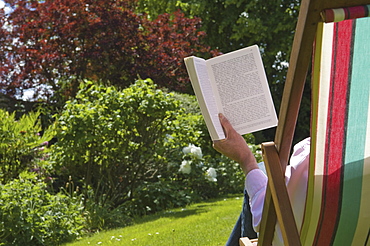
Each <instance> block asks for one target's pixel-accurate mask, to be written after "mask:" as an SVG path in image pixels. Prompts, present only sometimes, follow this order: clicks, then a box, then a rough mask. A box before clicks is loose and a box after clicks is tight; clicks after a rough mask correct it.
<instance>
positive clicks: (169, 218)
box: [65, 195, 243, 246]
mask: <svg viewBox="0 0 370 246" xmlns="http://www.w3.org/2000/svg"><path fill="white" fill-rule="evenodd" d="M242 202H243V196H242V195H239V196H230V197H227V198H223V199H218V200H212V201H207V202H203V203H197V204H194V205H191V206H188V207H186V208H183V209H181V208H180V209H173V210H169V211H166V212H162V213H159V214H156V215H150V216H146V217H144V218H141V219H138V220H136V221H135V223H134V224H133V225H132V226H128V227H124V228H121V229H116V230H111V231H106V232H100V233H99V234H95V235H94V236H92V237H88V238H84V239H81V240H79V241H77V242H74V243H69V244H67V245H65V246H81V245H129V246H131V245H140V246H143V245H147V246H149V245H153V246H167V245H169V246H170V245H191V246H195V245H200V246H207V245H209V246H216V245H225V243H226V240H227V238H228V236H229V234H230V232H231V230H232V228H233V226H234V224H235V222H236V220H237V218H238V216H239V214H240V211H241V206H242Z"/></svg>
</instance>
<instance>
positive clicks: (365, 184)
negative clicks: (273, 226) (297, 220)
mask: <svg viewBox="0 0 370 246" xmlns="http://www.w3.org/2000/svg"><path fill="white" fill-rule="evenodd" d="M365 8H366V9H367V6H365V7H363V6H361V7H354V8H352V10H354V11H355V12H356V11H357V12H356V13H358V12H361V13H362V15H363V13H365V11H362V10H360V9H365ZM350 10H351V9H347V10H345V11H344V10H343V9H342V10H334V11H333V10H327V11H326V17H328V16H330V18H329V19H328V18H326V20H327V21H328V20H330V21H337V20H338V19H347V17H345V18H344V17H343V13H347V15H346V16H355V18H357V17H358V15H357V14H353V13H351V11H350ZM359 10H360V11H359ZM333 13H334V15H333ZM338 13H339V17H338V16H335V14H338ZM367 14H368V11H367ZM314 52H315V54H314V57H315V58H314V63H313V83H312V91H313V99H312V105H313V106H312V125H311V128H312V132H311V158H310V170H309V177H310V178H309V182H308V195H307V201H306V212H305V218H304V222H303V227H302V231H301V233H300V234H301V242H302V245H353V246H357V245H370V242H369V233H370V231H369V230H370V229H369V228H370V18H361V19H355V20H353V19H351V20H344V21H341V22H336V23H327V24H324V23H320V24H319V25H318V31H317V37H316V45H315V51H314Z"/></svg>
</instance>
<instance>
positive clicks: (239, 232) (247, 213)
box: [226, 191, 257, 246]
mask: <svg viewBox="0 0 370 246" xmlns="http://www.w3.org/2000/svg"><path fill="white" fill-rule="evenodd" d="M241 237H249V238H257V233H256V232H255V231H254V230H253V226H252V213H251V208H250V206H249V196H248V193H247V191H244V200H243V209H242V212H241V214H240V216H239V219H238V221H237V222H236V224H235V226H234V229H233V230H232V232H231V234H230V237H229V239H228V241H227V243H226V246H239V238H241Z"/></svg>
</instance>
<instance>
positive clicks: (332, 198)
mask: <svg viewBox="0 0 370 246" xmlns="http://www.w3.org/2000/svg"><path fill="white" fill-rule="evenodd" d="M336 34H338V35H336ZM351 38H352V21H342V22H340V24H339V23H334V40H333V42H334V44H333V57H332V62H333V63H332V64H333V65H332V77H331V81H330V83H331V92H330V95H329V112H328V117H329V119H328V125H327V136H326V138H327V143H326V154H325V156H326V160H325V166H326V168H327V169H326V170H325V174H324V180H323V186H324V187H323V189H324V190H323V199H322V201H323V204H322V208H321V214H320V221H319V225H320V226H319V227H318V231H317V232H316V237H315V238H316V239H315V244H316V245H331V240H332V236H334V235H335V230H336V226H337V223H334V221H336V219H337V218H338V212H339V210H340V207H339V206H340V197H341V189H340V187H341V166H342V163H343V153H344V151H343V148H344V146H343V143H344V138H345V123H346V105H347V102H346V98H347V88H348V68H349V64H350V57H351V51H350V48H351V43H352V42H351Z"/></svg>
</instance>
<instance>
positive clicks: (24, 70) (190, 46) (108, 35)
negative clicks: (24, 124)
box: [0, 0, 216, 100]
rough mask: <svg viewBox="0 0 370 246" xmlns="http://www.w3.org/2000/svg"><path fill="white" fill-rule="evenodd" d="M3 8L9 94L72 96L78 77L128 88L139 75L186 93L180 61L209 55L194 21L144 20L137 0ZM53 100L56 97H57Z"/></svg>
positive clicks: (30, 0) (0, 53)
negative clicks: (31, 90)
mask: <svg viewBox="0 0 370 246" xmlns="http://www.w3.org/2000/svg"><path fill="white" fill-rule="evenodd" d="M4 2H5V3H6V5H7V6H9V7H11V8H12V11H11V12H9V13H5V12H4V10H3V9H1V10H0V25H1V28H0V86H1V88H0V89H1V92H3V93H6V94H8V95H15V94H22V92H23V90H25V89H29V88H33V89H34V90H35V91H36V96H41V95H42V96H46V97H48V98H51V96H52V95H54V96H61V95H63V96H71V95H74V93H75V92H76V90H77V88H78V85H79V83H80V81H81V80H82V79H93V80H98V81H101V82H102V83H104V84H107V85H116V86H119V87H126V86H128V85H129V84H131V83H133V82H134V80H135V79H137V78H138V77H141V78H148V77H149V78H152V79H153V80H154V81H155V82H156V83H157V84H159V85H160V86H162V87H167V88H170V89H171V90H176V91H181V92H189V91H191V89H190V86H189V80H188V79H187V74H186V70H185V67H184V64H183V58H184V57H186V56H189V55H193V54H203V55H205V54H209V55H210V56H213V55H215V54H216V52H215V51H211V50H210V48H209V47H208V46H205V45H203V44H202V43H201V39H202V37H204V36H205V33H204V32H200V31H198V29H199V27H200V24H201V20H200V19H199V18H192V19H190V18H185V17H184V15H183V14H182V13H181V12H179V11H178V12H175V13H173V14H163V15H160V16H159V17H158V18H157V19H156V20H153V21H151V20H149V19H148V18H147V16H146V15H145V14H141V13H136V12H135V11H134V10H135V6H136V0H68V1H65V0H45V1H38V0H5V1H4ZM54 100H58V98H54Z"/></svg>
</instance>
